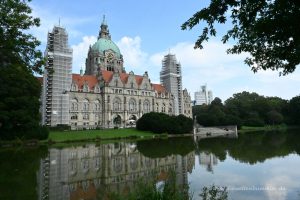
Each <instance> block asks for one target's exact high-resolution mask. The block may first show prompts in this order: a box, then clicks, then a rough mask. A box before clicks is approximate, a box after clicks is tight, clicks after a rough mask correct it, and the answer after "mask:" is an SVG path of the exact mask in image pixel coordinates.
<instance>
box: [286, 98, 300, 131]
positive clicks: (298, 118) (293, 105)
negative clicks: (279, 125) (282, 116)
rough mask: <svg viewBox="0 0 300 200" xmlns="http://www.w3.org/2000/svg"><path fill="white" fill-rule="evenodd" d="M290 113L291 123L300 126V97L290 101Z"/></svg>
mask: <svg viewBox="0 0 300 200" xmlns="http://www.w3.org/2000/svg"><path fill="white" fill-rule="evenodd" d="M288 112H289V116H290V120H291V123H292V124H297V125H300V96H296V97H294V98H292V99H291V100H290V102H289V107H288Z"/></svg>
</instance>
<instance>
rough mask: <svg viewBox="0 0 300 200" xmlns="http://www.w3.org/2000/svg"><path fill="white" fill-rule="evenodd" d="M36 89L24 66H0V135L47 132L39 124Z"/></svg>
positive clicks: (31, 135)
mask: <svg viewBox="0 0 300 200" xmlns="http://www.w3.org/2000/svg"><path fill="white" fill-rule="evenodd" d="M40 90H41V86H40V84H39V82H38V80H37V79H36V78H35V77H34V76H33V75H32V74H31V73H30V72H28V69H27V68H25V67H21V66H15V65H13V66H11V67H7V68H6V67H4V68H0V138H2V139H15V138H16V137H19V138H25V139H32V138H36V139H38V138H45V134H46V135H47V134H48V131H47V130H45V129H44V128H42V127H40V125H39V122H40V113H39V107H40V102H39V96H40ZM38 133H41V134H42V135H43V136H42V135H41V136H40V135H38Z"/></svg>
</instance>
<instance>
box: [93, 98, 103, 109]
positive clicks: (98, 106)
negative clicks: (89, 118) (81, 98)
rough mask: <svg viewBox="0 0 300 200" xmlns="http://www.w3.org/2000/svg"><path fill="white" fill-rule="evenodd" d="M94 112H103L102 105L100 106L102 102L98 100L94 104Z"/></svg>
mask: <svg viewBox="0 0 300 200" xmlns="http://www.w3.org/2000/svg"><path fill="white" fill-rule="evenodd" d="M94 110H95V111H100V110H101V104H100V101H99V100H96V101H95V102H94Z"/></svg>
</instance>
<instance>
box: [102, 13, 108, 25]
mask: <svg viewBox="0 0 300 200" xmlns="http://www.w3.org/2000/svg"><path fill="white" fill-rule="evenodd" d="M101 25H106V26H107V22H106V19H105V15H103V20H102V24H101Z"/></svg>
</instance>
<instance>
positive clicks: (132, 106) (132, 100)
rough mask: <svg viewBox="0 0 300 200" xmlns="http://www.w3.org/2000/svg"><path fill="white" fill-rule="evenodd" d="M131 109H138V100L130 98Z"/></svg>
mask: <svg viewBox="0 0 300 200" xmlns="http://www.w3.org/2000/svg"><path fill="white" fill-rule="evenodd" d="M129 111H136V101H135V100H134V99H130V100H129Z"/></svg>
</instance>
